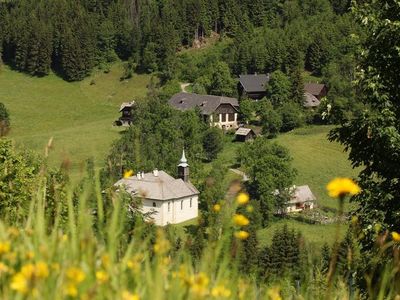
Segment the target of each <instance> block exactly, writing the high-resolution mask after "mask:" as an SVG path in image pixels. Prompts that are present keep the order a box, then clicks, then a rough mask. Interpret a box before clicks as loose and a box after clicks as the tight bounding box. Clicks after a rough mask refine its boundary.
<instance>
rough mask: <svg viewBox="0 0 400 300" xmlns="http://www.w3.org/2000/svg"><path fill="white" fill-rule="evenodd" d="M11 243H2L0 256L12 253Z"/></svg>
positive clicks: (0, 243) (0, 244)
mask: <svg viewBox="0 0 400 300" xmlns="http://www.w3.org/2000/svg"><path fill="white" fill-rule="evenodd" d="M10 248H11V245H10V242H0V255H1V254H5V253H8V252H10Z"/></svg>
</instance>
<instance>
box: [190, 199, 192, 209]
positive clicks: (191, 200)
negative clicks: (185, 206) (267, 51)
mask: <svg viewBox="0 0 400 300" xmlns="http://www.w3.org/2000/svg"><path fill="white" fill-rule="evenodd" d="M190 207H192V198H190Z"/></svg>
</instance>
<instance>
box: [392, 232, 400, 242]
mask: <svg viewBox="0 0 400 300" xmlns="http://www.w3.org/2000/svg"><path fill="white" fill-rule="evenodd" d="M392 239H393V241H395V242H397V243H399V242H400V233H398V232H396V231H393V232H392Z"/></svg>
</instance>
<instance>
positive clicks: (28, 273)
mask: <svg viewBox="0 0 400 300" xmlns="http://www.w3.org/2000/svg"><path fill="white" fill-rule="evenodd" d="M20 273H21V274H22V275H23V276H25V278H32V277H33V276H34V274H35V266H34V265H33V264H27V265H25V266H23V267H22V268H21V271H20Z"/></svg>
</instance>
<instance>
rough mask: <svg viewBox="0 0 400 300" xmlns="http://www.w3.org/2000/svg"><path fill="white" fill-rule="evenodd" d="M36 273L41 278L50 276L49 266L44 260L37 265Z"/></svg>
mask: <svg viewBox="0 0 400 300" xmlns="http://www.w3.org/2000/svg"><path fill="white" fill-rule="evenodd" d="M35 275H36V276H37V277H39V278H46V277H48V276H49V268H48V267H47V264H46V263H45V262H43V261H39V262H38V263H37V264H36V266H35Z"/></svg>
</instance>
